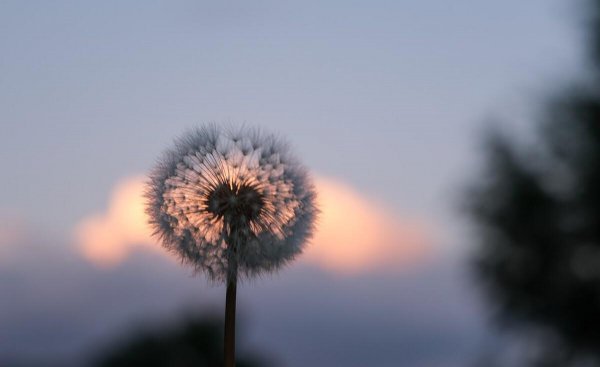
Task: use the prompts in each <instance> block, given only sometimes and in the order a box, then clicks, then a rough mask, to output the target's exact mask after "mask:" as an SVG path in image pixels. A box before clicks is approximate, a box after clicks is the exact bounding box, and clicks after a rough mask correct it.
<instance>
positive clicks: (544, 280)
mask: <svg viewBox="0 0 600 367" xmlns="http://www.w3.org/2000/svg"><path fill="white" fill-rule="evenodd" d="M588 6H589V7H588V10H589V16H590V19H591V21H590V22H589V23H588V24H589V37H588V42H589V48H590V60H591V65H592V70H591V72H590V73H589V74H588V77H587V78H586V80H585V81H582V82H579V83H577V84H576V85H574V86H571V87H567V88H564V90H563V92H562V93H560V94H558V95H557V96H555V97H554V98H551V99H550V100H549V101H548V103H547V105H546V107H545V110H544V113H543V114H541V116H540V118H539V120H538V123H537V124H536V127H537V129H536V130H535V131H536V133H537V135H536V139H535V141H534V144H530V145H527V146H524V145H522V144H517V143H516V142H515V140H514V139H512V138H511V137H510V136H509V135H506V134H501V133H498V132H494V133H491V134H489V135H488V138H487V139H488V140H487V145H486V146H487V148H486V149H487V151H486V169H485V173H484V175H483V178H482V179H481V180H480V181H479V182H478V183H477V184H475V185H473V186H472V187H471V190H469V193H468V208H469V214H470V215H471V217H472V218H473V219H474V222H475V223H476V225H477V229H478V233H479V235H480V238H479V241H480V246H479V248H478V251H477V253H476V256H475V261H474V262H475V269H476V274H477V277H478V279H479V281H480V284H482V285H483V288H484V289H485V291H486V293H487V295H488V300H489V301H490V303H491V304H492V305H493V306H494V307H495V310H496V311H497V312H496V316H497V321H499V323H500V325H503V326H506V327H509V328H511V329H512V330H521V331H524V332H527V333H531V335H538V337H536V339H535V341H534V343H536V344H537V345H536V347H539V348H540V349H539V351H540V352H539V353H538V354H537V355H536V356H535V358H533V360H531V361H529V362H527V363H530V364H532V365H537V366H568V365H583V363H585V365H586V366H587V365H593V366H600V88H599V83H598V81H599V79H598V76H599V75H600V73H598V71H600V0H594V1H588ZM540 335H541V336H540Z"/></svg>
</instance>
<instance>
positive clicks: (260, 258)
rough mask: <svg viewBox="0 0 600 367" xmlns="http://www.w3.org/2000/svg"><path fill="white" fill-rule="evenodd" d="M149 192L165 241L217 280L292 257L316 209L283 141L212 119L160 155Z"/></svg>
mask: <svg viewBox="0 0 600 367" xmlns="http://www.w3.org/2000/svg"><path fill="white" fill-rule="evenodd" d="M146 198H147V208H146V212H147V213H148V215H149V217H150V224H151V225H152V226H153V228H154V234H155V235H156V236H158V237H159V238H160V239H161V240H162V243H163V245H164V247H166V248H167V249H168V250H170V251H173V252H175V253H177V254H178V255H179V256H180V257H181V258H182V259H183V261H184V262H186V263H189V264H191V265H193V266H194V267H195V269H196V270H198V271H203V272H205V273H206V274H207V275H208V276H209V278H210V279H212V280H216V281H225V280H226V279H227V278H228V277H230V276H238V274H239V275H244V276H253V275H257V274H260V273H262V272H268V271H273V270H276V269H278V268H279V267H281V266H282V265H284V264H286V263H287V262H289V261H291V260H292V259H294V257H295V256H296V255H298V254H299V253H301V252H302V248H303V246H304V244H305V243H306V241H307V240H308V239H309V238H310V237H311V235H312V232H313V229H314V222H315V218H316V215H317V213H318V209H317V208H316V204H315V199H316V195H315V190H314V187H313V184H312V183H311V181H310V179H309V177H308V174H307V171H306V170H305V168H304V167H303V166H302V165H301V164H300V163H299V162H298V161H297V160H296V159H295V158H294V157H293V156H292V155H291V154H290V153H289V150H288V148H287V146H286V144H285V143H283V142H282V141H281V140H279V139H277V138H276V137H275V136H273V135H267V134H263V133H262V132H261V131H259V130H256V129H249V128H238V129H224V128H222V127H219V126H217V125H214V124H211V125H207V126H204V127H201V128H197V129H194V130H191V131H189V132H187V133H186V134H184V135H183V136H182V137H181V138H179V139H178V140H176V142H175V147H174V148H173V149H170V150H168V151H166V152H165V153H164V155H163V156H162V158H161V159H160V160H159V162H158V164H157V165H156V167H155V169H154V170H153V171H152V173H151V175H150V181H149V183H148V186H147V190H146Z"/></svg>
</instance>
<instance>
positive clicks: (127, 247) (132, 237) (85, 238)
mask: <svg viewBox="0 0 600 367" xmlns="http://www.w3.org/2000/svg"><path fill="white" fill-rule="evenodd" d="M315 183H316V186H317V192H318V202H319V207H320V209H321V215H320V216H319V220H318V225H317V232H316V235H315V237H314V239H313V240H312V241H311V243H310V244H309V245H308V247H307V249H306V251H305V253H304V254H303V255H302V256H301V257H300V259H299V261H303V262H308V263H312V264H316V265H318V266H320V267H323V268H325V269H328V270H331V271H334V272H337V273H344V274H347V273H355V272H361V271H367V270H372V269H376V268H381V267H385V268H390V267H402V266H404V265H407V264H409V263H411V262H415V260H417V259H419V258H420V256H421V255H423V254H424V253H426V250H428V249H429V247H428V241H427V239H426V236H425V231H424V229H423V227H422V226H420V225H418V224H416V223H414V222H411V221H408V220H406V219H399V218H398V217H397V215H395V214H394V213H392V212H391V211H390V210H389V209H386V208H384V207H383V206H382V205H381V204H379V203H377V202H375V201H373V200H372V199H369V198H367V197H365V196H363V195H361V194H360V193H359V192H358V191H356V190H354V189H352V188H351V187H350V186H348V185H346V184H344V183H341V182H340V181H338V180H333V179H329V178H322V177H319V178H317V179H316V182H315ZM143 190H144V179H143V178H141V177H133V178H128V179H126V180H123V181H121V182H120V183H118V184H117V185H116V186H115V188H114V190H113V193H112V195H111V198H110V201H109V205H108V208H107V211H106V212H105V213H102V214H95V215H93V216H90V217H88V218H86V219H84V220H83V221H82V222H81V223H80V224H79V225H78V226H77V227H76V229H75V236H76V239H77V243H78V246H79V247H78V248H79V250H80V251H81V253H82V255H83V256H84V257H85V258H86V259H88V260H89V261H91V262H93V263H95V264H97V265H100V266H111V265H114V264H117V263H119V262H120V261H122V260H123V259H125V258H126V256H128V255H129V254H130V253H131V251H132V250H133V249H134V248H135V247H136V246H142V247H143V248H147V249H153V250H159V251H161V252H162V253H164V254H165V255H166V256H171V255H169V254H167V253H166V252H165V251H162V250H161V248H160V245H158V244H157V241H156V240H155V239H153V238H152V237H151V235H150V228H149V227H148V225H147V217H146V214H145V213H144V198H143V196H142V194H143Z"/></svg>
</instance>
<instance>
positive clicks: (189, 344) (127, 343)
mask: <svg viewBox="0 0 600 367" xmlns="http://www.w3.org/2000/svg"><path fill="white" fill-rule="evenodd" d="M268 365H270V364H267V362H266V361H265V359H264V358H259V357H257V356H248V355H242V356H241V357H240V358H238V360H237V361H236V366H237V367H265V366H268ZM94 366H95V367H133V366H144V367H222V366H223V321H222V320H221V319H218V318H208V317H204V318H191V319H189V320H187V321H186V322H184V323H182V324H181V325H180V326H179V327H172V328H167V329H156V330H147V331H143V332H140V333H139V334H137V335H135V336H132V337H131V338H129V339H127V340H124V342H123V343H119V344H116V345H114V346H112V347H111V348H110V349H108V350H106V351H104V352H102V354H101V355H100V356H99V357H98V358H97V360H96V362H95V363H94Z"/></svg>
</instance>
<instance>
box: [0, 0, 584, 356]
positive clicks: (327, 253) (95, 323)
mask: <svg viewBox="0 0 600 367" xmlns="http://www.w3.org/2000/svg"><path fill="white" fill-rule="evenodd" d="M575 5H576V2H572V1H566V0H551V1H549V0H532V1H526V2H524V1H517V0H507V1H503V2H494V3H491V2H481V1H474V0H459V1H453V2H447V1H440V0H437V1H434V0H426V1H418V2H417V1H371V2H368V3H367V2H361V1H343V2H342V1H312V0H309V1H303V2H289V1H268V0H265V1H262V0H258V1H253V2H236V1H226V2H218V3H217V2H207V1H191V0H189V1H184V0H177V1H158V0H149V1H133V0H132V1H112V0H108V1H103V2H88V1H77V2H76V1H64V0H57V1H52V2H49V1H27V2H24V1H11V0H6V1H2V2H0V124H1V125H0V127H1V133H0V167H1V168H2V180H0V219H1V223H0V274H1V276H0V294H7V295H10V296H9V297H2V298H0V364H1V363H2V362H3V361H13V360H23V359H24V358H31V359H32V360H36V361H37V360H46V361H47V360H57V361H60V362H61V363H62V364H63V365H68V363H75V365H76V363H82V362H81V361H83V360H84V359H85V355H87V354H86V353H89V352H90V351H91V350H93V349H94V348H95V347H96V346H98V345H101V344H102V343H103V342H105V341H106V340H110V338H111V337H113V336H115V335H120V334H121V333H125V332H126V331H127V330H129V329H130V328H131V327H132V325H133V324H134V323H135V322H145V321H146V320H162V319H165V318H166V319H170V318H175V319H176V318H177V317H176V315H178V314H180V313H185V312H187V311H186V310H187V309H189V308H199V309H200V308H201V309H205V308H206V309H213V308H217V309H220V307H222V302H223V298H224V289H223V288H222V287H218V286H212V285H209V284H207V281H206V280H205V279H204V278H202V277H194V276H192V274H191V271H190V269H187V268H185V267H182V266H180V264H178V263H177V261H176V259H173V257H172V256H171V255H169V254H167V253H166V252H164V251H163V250H162V249H161V247H160V246H159V245H158V244H157V242H156V240H154V239H153V238H151V237H150V235H149V232H148V230H147V228H146V227H145V218H144V215H143V202H142V201H141V198H140V196H139V193H140V192H141V190H142V188H143V182H144V177H145V175H146V174H147V173H148V171H149V170H150V169H151V168H152V166H153V165H154V163H155V161H156V159H157V157H159V155H160V153H161V152H162V151H163V150H165V149H166V148H168V147H169V146H170V145H171V144H172V142H173V139H174V138H175V137H177V136H179V135H181V134H182V133H183V132H184V131H185V130H186V129H188V128H190V127H193V126H197V125H200V124H203V123H206V122H216V123H218V124H242V123H245V124H248V125H257V126H261V127H263V128H264V129H265V130H268V131H273V132H275V133H277V134H280V135H281V136H284V137H285V138H286V139H288V140H289V141H290V143H291V145H292V147H293V150H294V151H295V152H296V154H297V155H298V156H299V157H301V159H302V161H303V162H304V164H305V165H306V166H307V167H309V169H310V170H311V172H312V174H313V176H314V179H315V182H316V183H317V189H318V192H319V198H320V199H319V200H320V204H321V205H322V206H323V209H324V210H323V218H322V222H321V224H320V227H319V229H318V232H317V235H316V237H315V239H314V241H313V242H312V243H311V244H310V246H309V247H308V249H307V251H306V254H304V255H303V256H302V257H301V258H300V259H299V260H298V261H297V262H296V263H295V264H293V265H291V266H290V267H288V268H286V269H284V270H282V271H281V272H279V273H278V274H276V275H273V276H272V277H267V278H266V279H258V280H255V281H251V282H249V283H248V284H244V285H243V286H242V287H240V307H239V309H240V312H241V313H242V314H243V315H244V316H243V317H245V318H246V319H247V330H246V332H245V333H246V334H245V335H246V337H245V339H244V340H245V341H244V342H242V343H241V344H242V346H243V345H246V346H247V347H248V348H250V347H252V346H255V347H256V348H259V349H261V350H265V351H266V352H268V353H271V354H273V355H274V356H276V358H277V359H278V360H279V361H280V363H281V364H282V365H285V366H290V367H294V366H304V365H313V366H331V365H345V366H364V365H367V364H369V365H373V366H396V365H398V363H399V361H400V362H402V365H406V366H415V367H419V366H463V365H465V364H467V363H469V361H471V360H472V359H473V358H475V357H476V356H477V352H478V351H480V350H481V349H482V348H485V345H486V343H488V342H487V340H491V338H493V336H492V333H491V332H490V331H489V330H488V325H487V324H486V322H485V315H486V309H485V308H484V307H483V306H482V305H481V304H480V303H481V302H480V301H479V298H480V297H479V294H478V293H477V289H476V287H475V286H474V285H473V283H472V281H471V279H469V277H468V276H467V269H466V266H465V262H466V261H467V259H468V254H469V251H470V250H471V249H472V247H473V245H474V242H473V238H472V236H470V235H469V230H468V225H467V223H465V220H464V219H463V218H462V217H461V215H460V211H459V210H457V208H458V207H459V206H460V205H459V203H460V199H459V196H460V193H461V190H462V188H463V187H464V184H465V183H468V182H469V180H471V179H473V178H474V177H476V175H477V167H478V164H479V163H480V158H481V150H480V145H479V140H478V139H479V137H480V134H481V132H482V131H483V130H484V129H485V126H486V121H487V120H488V119H490V118H496V117H499V118H500V119H499V120H500V121H502V122H500V124H503V125H504V126H505V127H506V128H510V129H523V128H525V127H526V126H527V124H528V122H529V121H530V120H531V117H532V116H533V114H534V112H535V108H536V106H537V105H536V104H537V103H538V102H539V100H540V99H541V98H543V97H544V96H545V95H547V93H549V91H551V90H552V88H554V87H555V86H556V85H559V84H560V83H561V82H563V81H565V80H568V79H569V78H570V76H572V75H574V74H576V73H577V72H578V70H580V69H581V67H582V65H583V63H584V62H583V61H582V60H583V52H582V47H581V43H582V40H583V37H582V32H581V31H582V27H581V22H580V19H581V16H580V15H581V14H580V13H579V12H578V10H579V8H577V7H576V6H575ZM359 229H360V230H359ZM307 323H308V324H311V325H314V326H313V327H311V328H308V327H307V326H306V325H307ZM482 345H483V346H482Z"/></svg>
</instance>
